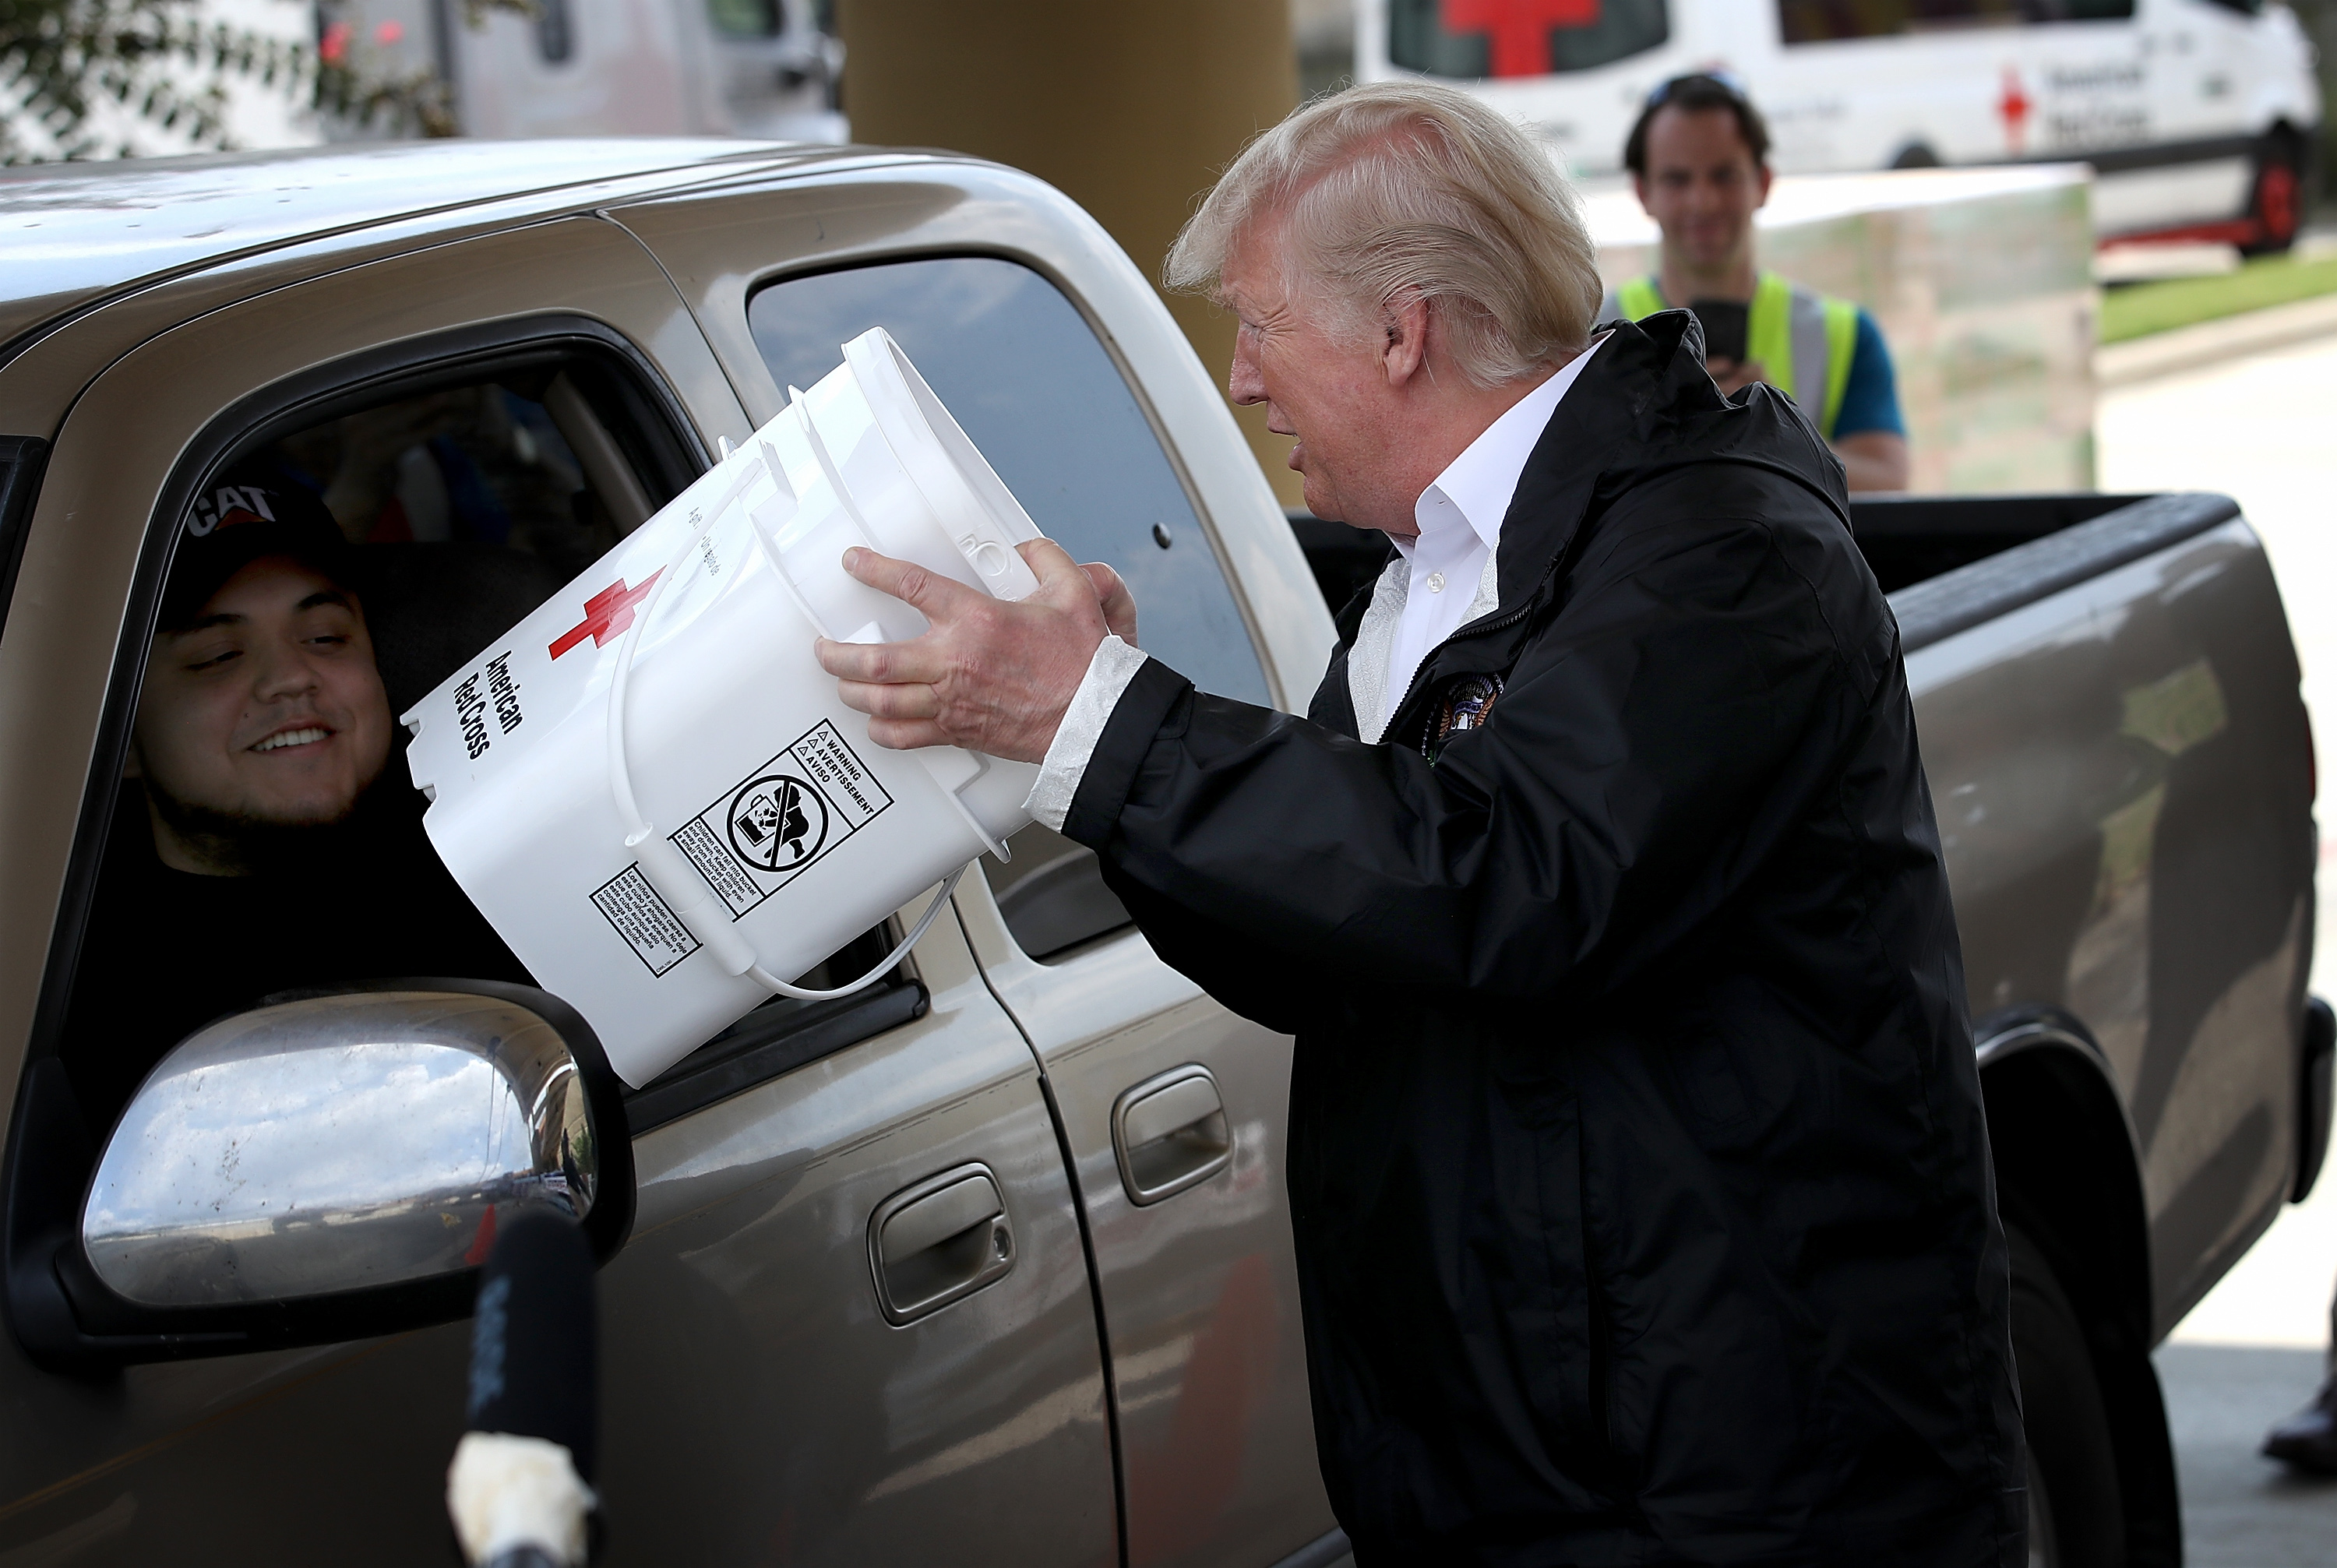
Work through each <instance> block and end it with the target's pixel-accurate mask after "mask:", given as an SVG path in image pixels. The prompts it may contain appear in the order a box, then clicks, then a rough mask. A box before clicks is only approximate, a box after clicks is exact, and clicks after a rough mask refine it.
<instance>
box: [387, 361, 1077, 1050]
mask: <svg viewBox="0 0 2337 1568" xmlns="http://www.w3.org/2000/svg"><path fill="white" fill-rule="evenodd" d="M844 357H845V362H844V363H843V364H842V365H841V366H839V367H837V368H836V369H835V370H833V371H831V372H830V373H829V374H828V375H826V377H822V378H821V379H820V381H819V384H818V385H817V386H815V387H812V388H811V389H810V390H809V391H807V392H794V391H793V390H792V389H790V396H791V400H790V402H789V404H788V406H787V408H786V409H785V410H784V411H783V412H782V413H781V414H780V415H779V416H778V417H777V418H775V419H773V420H772V421H771V422H770V423H769V424H768V425H766V426H763V427H762V428H761V429H760V430H758V431H757V432H756V433H755V435H754V436H753V438H752V439H751V440H749V441H748V444H747V445H746V446H743V447H741V448H740V449H738V451H736V452H733V453H731V454H729V455H728V456H726V457H725V458H724V459H723V460H722V462H720V463H719V464H718V465H717V466H715V467H714V468H713V470H712V471H711V472H709V473H708V474H707V475H704V476H703V477H702V478H700V479H699V481H698V482H697V483H696V484H694V485H690V487H689V489H687V490H685V491H683V492H682V494H681V495H680V496H678V497H676V498H675V500H674V501H673V502H672V504H671V505H668V506H666V507H665V508H664V509H663V510H662V511H660V512H659V513H658V515H656V516H654V517H652V518H650V520H649V521H648V522H647V523H645V524H642V525H641V526H640V528H639V529H637V530H636V531H635V532H634V533H633V534H632V535H631V537H629V538H628V539H626V541H625V542H624V543H623V544H620V545H619V546H618V547H617V548H616V549H614V550H612V551H611V552H610V553H609V554H607V555H605V556H603V557H602V558H601V561H600V563H599V564H597V565H595V566H594V567H593V568H592V570H591V571H589V572H587V573H584V574H583V575H582V577H579V578H578V579H577V580H576V581H575V582H573V583H570V584H569V585H568V586H567V587H566V588H565V589H563V590H562V591H561V592H560V593H557V594H554V595H553V596H552V599H551V600H550V601H549V602H547V603H544V604H543V606H542V607H540V608H539V609H537V610H536V612H535V613H533V614H532V615H530V616H529V617H528V618H527V619H526V620H524V621H523V622H520V623H519V624H518V625H517V626H514V627H513V628H512V629H511V631H510V632H507V633H505V634H504V636H502V637H499V638H497V639H496V640H495V641H494V642H492V643H491V644H489V645H488V646H487V647H486V648H485V649H484V650H482V651H481V652H480V653H479V655H478V656H477V657H476V658H474V659H473V660H472V661H471V662H469V663H468V664H466V665H464V667H463V669H461V670H460V671H456V672H455V674H454V675H453V676H452V677H450V678H449V679H448V680H447V681H445V683H444V684H442V685H440V686H439V687H438V689H437V690H436V691H433V692H431V694H430V695H429V696H428V697H426V698H425V699H423V701H421V702H420V703H418V704H416V706H415V708H414V709H413V710H412V711H410V712H408V713H406V715H405V722H406V727H407V728H408V729H410V730H412V731H413V732H414V739H413V743H412V746H411V748H410V749H409V750H408V753H407V756H408V760H409V762H410V764H411V766H412V769H413V773H414V782H415V784H416V787H417V788H419V789H422V790H423V791H424V792H425V794H427V795H428V796H429V797H430V800H431V804H430V809H429V810H428V812H427V813H426V815H425V818H424V823H425V827H426V828H427V829H428V831H429V835H430V840H431V842H432V843H433V844H434V845H435V846H436V848H437V850H438V853H439V855H440V856H441V857H443V858H445V862H446V867H447V869H448V870H449V871H451V872H452V873H453V874H454V877H455V880H456V881H457V882H459V883H460V884H461V885H462V887H463V890H464V892H465V893H467V894H469V895H470V897H471V898H472V900H473V902H474V903H476V904H477V905H478V907H479V908H480V910H481V911H482V912H483V913H484V915H485V916H486V917H487V919H488V920H489V921H491V922H492V923H493V924H494V927H495V929H496V931H497V932H498V933H500V934H501V935H502V936H503V938H504V941H506V942H508V943H509V944H510V945H511V947H512V950H513V952H514V953H516V954H517V955H518V956H519V958H520V960H521V962H523V963H524V964H525V965H527V966H528V968H529V969H530V970H531V971H533V973H534V975H535V976H536V978H537V980H538V981H539V982H540V983H541V984H542V985H543V986H544V987H545V989H547V990H550V991H552V992H553V993H554V994H556V995H559V996H561V997H562V998H564V999H565V1000H566V1001H567V1002H568V1003H569V1004H570V1005H572V1006H574V1007H575V1008H576V1009H577V1011H579V1012H580V1013H582V1014H584V1016H585V1017H586V1018H587V1019H588V1020H590V1021H591V1023H592V1027H593V1029H594V1030H595V1031H596V1032H597V1033H598V1034H600V1036H601V1043H602V1044H603V1045H604V1046H605V1047H606V1048H607V1050H608V1053H609V1059H610V1061H611V1063H613V1064H614V1065H615V1066H616V1069H617V1071H618V1072H619V1073H621V1075H622V1076H623V1077H624V1079H625V1081H626V1082H627V1083H631V1084H634V1085H636V1086H639V1085H640V1084H642V1083H647V1082H648V1081H649V1080H650V1079H651V1078H653V1077H655V1076H656V1075H657V1074H658V1073H661V1072H663V1071H664V1070H665V1069H666V1068H667V1067H669V1066H670V1065H671V1064H672V1063H675V1062H676V1061H678V1060H680V1058H681V1057H682V1056H683V1055H685V1054H688V1053H689V1051H690V1050H691V1049H692V1048H693V1047H695V1046H697V1045H698V1044H700V1043H701V1042H703V1041H705V1040H706V1039H707V1038H709V1036H710V1035H712V1034H716V1033H717V1032H719V1030H721V1029H722V1028H724V1027H725V1026H726V1025H728V1024H730V1023H732V1022H734V1021H736V1020H737V1019H738V1017H740V1016H741V1015H743V1014H746V1013H747V1012H748V1010H749V1009H751V1008H753V1007H754V1006H756V1005H758V1004H759V1003H760V1002H762V1001H763V1000H764V999H765V998H766V997H767V996H768V995H770V994H771V993H772V992H773V991H774V990H790V989H792V988H791V987H789V986H787V985H785V984H784V982H785V981H787V979H790V978H792V977H793V976H796V975H801V974H803V973H804V972H805V971H806V970H807V969H809V968H811V967H812V966H813V965H816V964H817V963H818V962H819V961H820V960H821V959H823V958H825V957H826V956H828V955H829V954H831V953H833V952H835V951H836V949H837V948H838V947H840V946H843V945H844V944H845V943H846V942H848V941H850V940H851V939H852V938H853V937H854V936H857V935H859V934H860V933H861V932H863V931H865V930H867V929H868V928H869V927H870V926H874V925H875V924H876V923H877V922H879V921H881V920H883V919H884V918H885V916H889V915H891V914H892V913H893V912H894V911H895V910H897V909H899V908H901V907H903V906H904V905H905V904H906V903H908V902H909V901H910V900H911V899H912V898H914V897H915V896H916V895H917V893H918V892H919V891H920V890H922V889H924V888H927V887H932V886H933V885H934V883H935V882H937V881H939V880H941V879H942V878H943V877H946V876H948V875H950V874H951V873H952V872H953V871H954V870H956V869H957V868H959V867H963V866H964V865H965V864H966V863H967V862H968V861H970V860H972V859H973V858H974V857H976V856H978V855H980V854H981V853H982V852H983V849H985V848H990V849H993V850H994V849H999V848H1000V847H1001V845H1002V840H1003V839H1004V838H1006V836H1007V835H1008V834H1010V833H1012V832H1013V831H1014V829H1015V828H1019V827H1021V826H1022V824H1023V823H1025V822H1027V821H1028V820H1029V819H1030V818H1029V816H1028V814H1027V813H1025V812H1024V811H1023V809H1022V802H1023V800H1024V799H1025V798H1026V797H1027V796H1028V795H1029V793H1030V789H1031V784H1032V779H1033V776H1034V774H1035V771H1036V769H1033V768H1032V766H1031V765H1030V764H1028V763H1015V762H1002V761H1000V760H997V759H995V758H992V757H985V756H983V755H981V754H979V753H976V752H971V751H963V750H957V749H955V748H950V747H936V748H931V749H928V750H919V751H908V752H902V751H887V750H880V749H879V748H877V747H875V746H874V745H872V744H870V742H869V741H868V740H867V720H866V719H865V717H864V716H863V715H861V714H858V713H856V712H854V711H851V710H850V709H847V708H846V707H845V706H844V704H843V703H842V701H840V700H839V699H838V698H837V696H836V681H835V680H834V679H833V678H832V677H830V676H829V675H827V674H826V672H825V671H822V670H821V669H820V668H819V666H818V664H817V663H816V662H815V661H814V660H813V657H812V641H813V638H814V637H815V636H816V635H826V636H828V637H833V638H839V639H842V640H845V641H854V642H873V641H888V642H889V641H898V640H903V639H906V638H910V637H914V636H916V635H917V634H919V633H920V632H923V631H924V629H925V621H924V617H923V616H922V615H920V614H918V613H917V612H916V611H914V610H913V609H911V608H910V607H909V606H908V605H906V604H904V603H901V602H900V601H899V600H897V599H894V598H892V597H890V596H889V595H887V594H883V593H877V592H875V590H873V589H870V588H866V587H864V586H863V585H861V584H860V583H856V582H854V581H853V580H852V579H851V578H850V577H849V576H847V575H846V573H845V572H844V569H843V565H842V557H843V554H844V552H845V551H846V549H848V548H849V547H851V546H852V545H855V544H867V545H873V546H874V547H875V548H876V549H879V550H881V551H883V552H884V553H885V554H888V555H895V556H898V557H900V558H902V559H904V560H908V561H914V562H915V563H917V564H920V565H922V566H924V567H926V568H928V569H930V570H932V571H934V572H936V573H942V574H943V575H945V576H948V577H951V578H953V579H955V580H956V581H958V582H960V583H965V584H966V585H967V586H969V587H974V588H980V589H982V590H983V591H985V592H987V593H992V594H994V595H996V596H997V597H999V598H1002V599H1020V598H1022V596H1023V595H1025V594H1026V593H1030V592H1032V590H1033V589H1034V588H1036V587H1037V585H1038V584H1037V582H1036V580H1035V579H1034V578H1033V577H1032V574H1031V571H1030V568H1029V567H1028V566H1027V565H1026V564H1024V563H1023V561H1022V557H1021V555H1020V554H1017V553H1016V551H1015V549H1014V546H1015V545H1016V544H1020V543H1022V542H1023V541H1025V540H1030V539H1035V538H1037V537H1039V530H1038V528H1037V527H1036V526H1035V525H1034V524H1032V521H1031V519H1030V517H1029V515H1027V514H1025V513H1024V512H1023V510H1022V506H1021V505H1019V504H1018V503H1017V502H1016V501H1015V499H1014V497H1013V495H1012V494H1011V493H1010V492H1009V491H1008V490H1007V488H1006V486H1005V485H1003V484H1002V483H1001V482H1000V480H999V478H998V475H996V474H995V473H993V472H992V470H991V467H990V465H989V464H988V463H986V462H984V461H983V457H982V455H981V453H980V452H978V451H977V450H975V448H974V446H973V442H972V441H970V440H968V439H967V438H966V436H965V433H964V431H963V430H961V429H960V428H959V427H958V425H957V421H956V420H954V419H953V418H951V417H950V415H949V411H948V410H947V409H946V408H944V407H943V406H942V404H941V401H940V399H939V398H937V397H934V393H933V390H932V388H930V387H927V386H926V385H925V382H924V377H921V376H919V375H918V374H917V372H916V368H914V366H912V365H911V364H910V363H909V360H908V358H907V357H906V356H905V355H904V354H903V353H902V352H901V350H900V348H899V347H898V346H897V345H896V344H895V343H894V341H893V339H892V338H891V337H890V335H888V334H887V333H885V331H884V330H883V329H882V328H875V329H872V330H871V331H868V332H866V333H864V334H862V335H861V336H860V337H858V338H855V339H853V340H852V341H851V342H850V343H847V344H846V345H845V346H844ZM612 714H616V715H617V716H618V717H619V722H617V723H616V724H614V725H612V724H611V716H612ZM939 907H941V900H940V899H939V898H936V899H934V902H933V904H932V906H931V908H930V909H929V911H928V913H929V915H930V913H932V912H933V911H937V910H938V909H939Z"/></svg>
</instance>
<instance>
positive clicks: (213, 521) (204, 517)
mask: <svg viewBox="0 0 2337 1568" xmlns="http://www.w3.org/2000/svg"><path fill="white" fill-rule="evenodd" d="M275 521H276V509H275V507H273V506H271V505H269V495H268V492H267V491H266V490H263V489H261V488H260V487H259V485H220V486H218V487H217V488H216V489H214V490H212V491H211V493H210V495H204V496H201V497H199V498H198V499H197V500H196V502H195V509H194V513H193V515H191V516H190V517H189V518H188V519H187V532H188V533H189V534H193V535H194V536H195V537H196V538H198V539H200V538H201V537H202V536H203V535H204V534H210V533H212V532H214V531H215V530H218V529H220V528H232V527H234V526H235V525H236V524H239V523H273V522H275Z"/></svg>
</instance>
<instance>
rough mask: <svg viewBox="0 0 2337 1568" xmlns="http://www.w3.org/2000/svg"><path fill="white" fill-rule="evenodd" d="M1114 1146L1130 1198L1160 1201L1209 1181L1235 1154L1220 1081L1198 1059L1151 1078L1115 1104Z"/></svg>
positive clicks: (1113, 1123) (1113, 1112) (1112, 1112)
mask: <svg viewBox="0 0 2337 1568" xmlns="http://www.w3.org/2000/svg"><path fill="white" fill-rule="evenodd" d="M1111 1147H1112V1152H1114V1153H1115V1154H1117V1155H1119V1157H1120V1184H1121V1185H1122V1186H1124V1187H1126V1188H1127V1189H1128V1196H1129V1201H1130V1202H1133V1203H1137V1204H1139V1205H1140V1204H1147V1203H1158V1202H1159V1201H1160V1200H1162V1199H1163V1198H1167V1197H1170V1196H1172V1195H1173V1194H1175V1193H1178V1192H1182V1191H1184V1190H1185V1189H1186V1188H1188V1187H1190V1186H1192V1185H1193V1184H1194V1183H1195V1182H1197V1181H1207V1180H1208V1178H1210V1177H1211V1176H1214V1175H1216V1174H1217V1172H1218V1171H1222V1170H1224V1169H1225V1168H1226V1165H1227V1162H1228V1161H1231V1160H1232V1159H1233V1153H1234V1142H1233V1133H1232V1131H1231V1129H1230V1128H1229V1126H1228V1125H1227V1122H1226V1103H1225V1101H1224V1099H1223V1098H1222V1097H1220V1096H1219V1094H1218V1093H1217V1080H1216V1079H1215V1078H1213V1077H1211V1076H1210V1075H1209V1070H1208V1068H1207V1067H1204V1066H1202V1065H1201V1064H1200V1063H1198V1062H1191V1063H1186V1064H1185V1065H1184V1066H1182V1067H1172V1068H1170V1069H1169V1070H1168V1072H1166V1073H1161V1074H1160V1075H1159V1077H1157V1078H1148V1079H1146V1080H1145V1081H1144V1082H1143V1083H1139V1084H1138V1085H1137V1086H1136V1087H1135V1088H1133V1089H1130V1090H1129V1091H1128V1093H1125V1094H1122V1095H1121V1096H1120V1102H1119V1103H1118V1104H1116V1105H1114V1106H1113V1107H1112V1110H1111Z"/></svg>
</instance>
